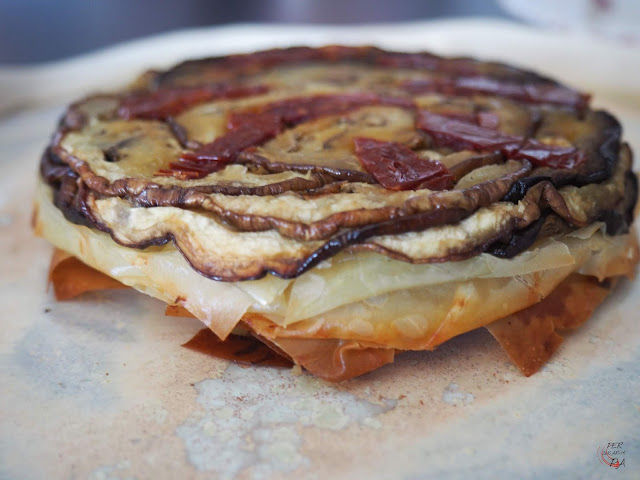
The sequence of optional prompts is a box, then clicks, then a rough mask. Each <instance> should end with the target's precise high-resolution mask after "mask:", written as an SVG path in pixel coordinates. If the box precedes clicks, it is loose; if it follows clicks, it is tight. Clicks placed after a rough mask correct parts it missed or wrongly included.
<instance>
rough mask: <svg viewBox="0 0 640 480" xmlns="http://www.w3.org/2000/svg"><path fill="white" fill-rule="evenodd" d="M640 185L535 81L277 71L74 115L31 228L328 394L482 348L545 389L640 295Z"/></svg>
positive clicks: (489, 67) (267, 63)
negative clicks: (493, 347) (588, 330)
mask: <svg viewBox="0 0 640 480" xmlns="http://www.w3.org/2000/svg"><path fill="white" fill-rule="evenodd" d="M631 165H632V154H631V151H630V149H629V147H628V146H627V145H626V144H625V143H624V142H623V141H622V139H621V126H620V124H619V123H618V121H617V120H616V119H615V118H614V117H613V116H612V115H611V114H609V113H607V112H604V111H598V110H593V109H591V108H590V103H589V96H588V95H587V94H584V93H581V92H579V91H576V90H573V89H571V88H569V87H567V86H564V85H561V84H559V83H557V82H555V81H553V80H551V79H549V78H546V77H543V76H540V75H538V74H536V73H533V72H530V71H525V70H521V69H517V68H514V67H511V66H508V65H504V64H499V63H491V62H482V61H478V60H475V59H470V58H442V57H439V56H436V55H433V54H430V53H425V52H420V53H399V52H389V51H384V50H381V49H378V48H375V47H342V46H329V47H323V48H306V47H297V48H288V49H278V50H268V51H263V52H257V53H252V54H245V55H231V56H226V57H217V58H207V59H201V60H192V61H187V62H184V63H182V64H180V65H177V66H176V67H174V68H172V69H170V70H167V71H149V72H147V73H145V74H143V75H142V76H141V77H140V78H138V79H137V80H136V81H135V82H134V83H132V84H131V85H130V86H129V87H128V88H127V89H125V90H123V91H119V92H114V93H102V94H96V95H92V96H89V97H86V98H84V99H82V100H79V101H77V102H75V103H73V104H72V105H71V106H70V107H69V108H68V110H67V111H66V113H65V114H64V116H63V118H62V119H61V121H60V123H59V126H58V128H57V130H56V133H55V134H54V136H53V139H52V141H51V143H50V145H49V147H48V148H47V149H46V151H45V152H44V155H43V156H42V161H41V176H40V183H39V188H38V193H37V199H36V207H37V210H36V230H37V232H38V233H40V234H41V235H43V236H44V237H46V238H47V239H48V240H49V241H51V242H52V243H53V244H54V245H55V246H56V247H58V248H60V249H63V250H65V251H66V252H67V253H68V254H70V255H73V256H75V257H77V258H78V259H80V260H81V261H82V262H84V263H85V264H86V265H88V266H90V267H92V268H94V269H96V270H98V271H100V272H102V273H103V274H106V275H108V276H110V277H112V278H114V279H116V280H118V281H119V282H121V283H123V284H125V285H129V286H132V287H134V288H136V289H138V290H140V291H142V292H144V293H147V294H150V295H152V296H154V297H157V298H159V299H161V300H163V301H165V302H167V303H168V304H171V305H180V306H181V307H182V308H184V309H186V311H188V312H189V313H190V314H192V315H193V316H195V317H197V318H199V319H200V320H202V321H203V322H204V323H205V324H206V325H207V326H208V327H209V328H210V329H211V330H212V331H213V332H214V333H215V334H216V335H217V336H218V337H220V338H221V339H225V338H226V337H227V336H228V335H230V334H231V333H232V332H235V333H241V334H251V335H254V336H255V337H257V338H258V339H260V340H261V341H263V342H264V343H265V344H266V345H268V346H269V347H271V348H272V349H274V350H276V351H278V352H279V353H281V354H283V355H285V356H287V357H289V358H290V359H292V360H293V361H294V362H296V363H298V364H300V365H302V366H303V367H305V368H307V369H308V370H310V371H311V372H312V373H314V374H316V375H319V376H321V377H324V378H327V379H331V380H342V379H345V378H349V377H352V376H355V375H359V374H362V373H365V372H367V371H370V370H372V369H374V368H377V367H379V366H381V365H383V364H385V363H389V362H391V361H393V358H394V355H395V354H396V353H397V352H399V351H403V350H428V349H433V348H435V347H436V346H437V345H439V344H440V343H442V342H444V341H446V340H448V339H450V338H452V337H453V336H456V335H458V334H461V333H464V332H466V331H469V330H473V329H475V328H479V327H482V326H486V327H487V328H489V330H490V331H491V332H492V333H493V335H494V336H495V337H496V338H497V339H498V341H499V342H500V343H501V345H502V346H503V347H504V348H505V350H506V351H507V354H508V355H509V356H510V357H511V358H512V359H513V360H514V362H515V363H516V364H517V365H518V366H519V367H520V368H521V370H522V371H523V372H524V373H525V374H531V373H533V372H534V371H535V370H537V369H538V368H539V367H540V366H541V365H542V364H543V363H544V362H545V361H546V360H547V359H548V358H549V356H550V355H551V354H552V353H553V351H554V350H555V348H556V347H557V345H558V344H559V342H560V340H561V337H560V336H559V334H558V332H557V330H562V329H564V328H573V327H576V326H578V325H579V324H580V323H582V322H583V321H584V320H585V319H586V318H588V317H589V316H590V314H591V312H592V311H593V309H595V308H596V306H597V305H598V304H599V303H601V302H602V301H603V300H604V298H605V296H606V294H607V293H608V292H609V290H610V289H611V287H612V285H613V284H614V280H615V279H616V278H617V277H619V276H621V275H626V276H630V275H631V274H632V273H633V270H634V267H635V264H636V262H637V257H638V252H637V246H636V242H635V234H634V233H633V232H632V231H631V230H630V226H631V224H632V221H633V211H634V208H635V203H636V197H637V181H636V177H635V175H634V174H633V173H632V171H631Z"/></svg>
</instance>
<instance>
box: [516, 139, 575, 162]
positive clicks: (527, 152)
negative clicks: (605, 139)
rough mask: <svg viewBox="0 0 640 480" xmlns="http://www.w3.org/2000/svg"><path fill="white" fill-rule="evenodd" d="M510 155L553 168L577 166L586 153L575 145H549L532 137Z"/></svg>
mask: <svg viewBox="0 0 640 480" xmlns="http://www.w3.org/2000/svg"><path fill="white" fill-rule="evenodd" d="M510 157H511V158H514V159H516V160H519V159H526V160H529V161H530V162H531V163H533V164H534V165H538V166H547V167H551V168H575V167H577V166H578V165H580V164H581V163H582V162H584V154H583V153H582V152H581V151H580V150H578V149H576V148H575V147H558V146H553V145H547V144H544V143H542V142H539V141H538V140H534V139H532V138H529V139H527V140H526V141H525V142H524V143H523V144H522V145H521V146H520V148H519V149H518V151H517V152H515V153H513V154H512V155H511V156H510Z"/></svg>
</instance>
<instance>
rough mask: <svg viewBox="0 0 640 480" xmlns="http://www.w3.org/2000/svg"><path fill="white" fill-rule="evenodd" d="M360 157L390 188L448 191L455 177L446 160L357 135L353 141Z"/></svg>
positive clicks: (366, 166) (368, 170)
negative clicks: (429, 157) (430, 157)
mask: <svg viewBox="0 0 640 480" xmlns="http://www.w3.org/2000/svg"><path fill="white" fill-rule="evenodd" d="M353 143H354V145H355V152H356V156H357V157H358V160H360V163H362V165H363V166H364V168H365V169H366V170H367V172H369V173H370V174H371V175H372V176H373V178H375V179H376V181H377V182H378V183H380V185H382V186H383V187H384V188H387V189H389V190H417V189H420V188H428V189H431V190H445V189H448V188H451V187H453V176H452V175H451V174H450V173H449V171H448V170H447V167H445V166H444V165H443V164H442V163H440V162H438V161H436V160H431V159H428V158H422V157H419V156H418V155H417V154H416V152H414V151H413V150H411V149H410V148H409V147H407V146H406V145H403V144H401V143H397V142H388V141H382V140H375V139H373V138H365V137H357V138H355V139H354V140H353Z"/></svg>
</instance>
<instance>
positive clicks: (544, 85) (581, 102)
mask: <svg viewBox="0 0 640 480" xmlns="http://www.w3.org/2000/svg"><path fill="white" fill-rule="evenodd" d="M401 88H403V89H405V90H406V91H408V92H411V93H413V94H421V93H431V92H435V93H442V94H444V95H455V96H463V95H477V94H484V95H496V96H499V97H505V98H510V99H513V100H517V101H520V102H525V103H533V104H537V103H550V104H553V105H562V106H567V107H572V108H575V109H582V108H584V107H586V106H587V104H588V103H589V95H586V94H584V93H581V92H578V91H576V90H573V89H571V88H568V87H565V86H564V85H559V84H557V83H552V82H544V81H538V82H533V81H531V82H513V81H508V80H500V79H497V78H492V77H488V76H479V75H473V76H442V77H436V78H424V79H414V80H409V81H406V82H403V83H402V85H401Z"/></svg>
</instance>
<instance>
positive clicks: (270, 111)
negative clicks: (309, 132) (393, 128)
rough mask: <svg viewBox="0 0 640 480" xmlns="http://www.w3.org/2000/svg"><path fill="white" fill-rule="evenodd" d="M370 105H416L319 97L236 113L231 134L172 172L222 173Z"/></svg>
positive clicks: (186, 157) (358, 96)
mask: <svg viewBox="0 0 640 480" xmlns="http://www.w3.org/2000/svg"><path fill="white" fill-rule="evenodd" d="M368 105H392V106H400V107H403V108H414V104H413V102H412V101H411V100H408V99H404V98H395V97H384V96H380V95H374V94H366V93H355V94H341V95H315V96H311V97H300V98H292V99H287V100H280V101H276V102H272V103H268V104H266V105H262V106H260V107H259V108H256V109H252V110H247V111H243V112H234V113H232V114H231V115H230V116H229V119H228V124H227V127H228V130H227V133H225V134H224V135H222V136H220V137H218V138H216V139H215V140H214V141H213V142H211V143H208V144H206V145H203V146H202V147H200V148H199V149H197V150H195V151H194V152H185V153H183V154H182V155H181V157H180V159H179V160H178V161H177V162H173V163H171V164H170V165H169V169H170V170H171V171H176V172H181V171H182V170H183V169H184V168H187V169H190V171H193V170H194V169H197V170H201V171H202V175H201V176H202V177H204V176H206V174H207V173H211V172H215V171H217V170H220V169H221V168H223V167H224V166H225V165H227V164H228V163H230V162H233V161H234V160H235V159H236V158H237V156H238V154H239V153H240V152H242V151H243V150H246V149H247V148H249V147H253V146H259V145H262V144H263V143H265V142H267V141H268V140H270V139H272V138H273V137H275V136H276V135H278V134H279V133H280V132H282V131H283V130H285V129H286V128H291V127H294V126H296V125H299V124H300V123H303V122H306V121H309V120H313V119H315V118H319V117H322V116H326V115H336V114H340V113H346V112H349V111H351V110H353V109H355V108H358V107H364V106H368ZM165 171H166V170H165ZM197 178H201V177H197Z"/></svg>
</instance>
